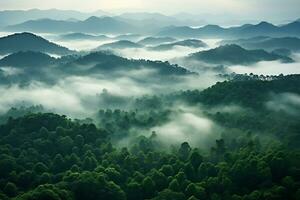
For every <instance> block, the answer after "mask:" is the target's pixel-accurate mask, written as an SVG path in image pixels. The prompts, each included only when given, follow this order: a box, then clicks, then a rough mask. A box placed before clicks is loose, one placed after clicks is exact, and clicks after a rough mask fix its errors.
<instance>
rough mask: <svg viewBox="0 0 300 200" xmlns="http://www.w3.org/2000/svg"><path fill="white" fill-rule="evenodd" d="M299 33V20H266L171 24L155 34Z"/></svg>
mask: <svg viewBox="0 0 300 200" xmlns="http://www.w3.org/2000/svg"><path fill="white" fill-rule="evenodd" d="M299 35H300V22H297V21H295V22H292V23H289V24H285V25H282V26H275V25H273V24H271V23H268V22H261V23H259V24H254V25H253V24H244V25H242V26H235V27H229V28H223V27H220V26H217V25H207V26H203V27H200V28H192V27H188V26H171V27H166V28H163V29H161V30H160V31H159V32H158V33H157V36H169V37H181V38H191V37H194V38H197V37H201V38H249V37H257V36H270V37H288V36H294V37H297V36H299Z"/></svg>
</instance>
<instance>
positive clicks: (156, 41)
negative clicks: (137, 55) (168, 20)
mask: <svg viewBox="0 0 300 200" xmlns="http://www.w3.org/2000/svg"><path fill="white" fill-rule="evenodd" d="M175 41H176V39H175V38H171V37H146V38H144V39H142V40H140V41H138V43H139V44H141V45H151V46H153V45H160V44H163V43H170V42H175Z"/></svg>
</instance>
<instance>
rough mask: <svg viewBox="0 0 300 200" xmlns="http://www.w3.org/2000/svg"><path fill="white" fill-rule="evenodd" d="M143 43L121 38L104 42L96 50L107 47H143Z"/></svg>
mask: <svg viewBox="0 0 300 200" xmlns="http://www.w3.org/2000/svg"><path fill="white" fill-rule="evenodd" d="M142 47H143V45H140V44H137V43H135V42H131V41H128V40H120V41H116V42H112V43H108V44H103V45H101V46H99V47H97V48H96V49H95V50H96V51H98V50H106V49H127V48H142Z"/></svg>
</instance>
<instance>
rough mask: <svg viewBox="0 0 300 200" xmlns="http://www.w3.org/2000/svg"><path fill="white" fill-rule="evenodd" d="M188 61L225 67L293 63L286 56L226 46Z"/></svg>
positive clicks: (192, 57)
mask: <svg viewBox="0 0 300 200" xmlns="http://www.w3.org/2000/svg"><path fill="white" fill-rule="evenodd" d="M186 59H190V60H197V61H203V62H207V63H212V64H223V65H249V64H253V63H256V62H260V61H273V60H280V61H282V62H293V60H292V59H291V58H289V57H286V56H280V55H277V54H274V53H268V52H266V51H264V50H246V49H244V48H242V47H240V46H238V45H225V46H220V47H218V48H215V49H210V50H207V51H200V52H197V53H194V54H191V55H189V56H188V57H186Z"/></svg>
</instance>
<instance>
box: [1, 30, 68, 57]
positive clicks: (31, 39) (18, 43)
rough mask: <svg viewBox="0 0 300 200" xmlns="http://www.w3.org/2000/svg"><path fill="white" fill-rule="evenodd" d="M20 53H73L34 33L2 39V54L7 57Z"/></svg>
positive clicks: (18, 34) (17, 34)
mask: <svg viewBox="0 0 300 200" xmlns="http://www.w3.org/2000/svg"><path fill="white" fill-rule="evenodd" d="M19 51H39V52H43V53H49V54H57V55H66V54H70V53H73V51H71V50H69V49H67V48H65V47H62V46H59V45H57V44H55V43H52V42H50V41H48V40H46V39H44V38H42V37H40V36H37V35H34V34H32V33H16V34H13V35H9V36H5V37H2V38H0V54H2V55H5V54H10V53H15V52H19Z"/></svg>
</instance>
